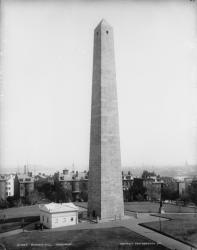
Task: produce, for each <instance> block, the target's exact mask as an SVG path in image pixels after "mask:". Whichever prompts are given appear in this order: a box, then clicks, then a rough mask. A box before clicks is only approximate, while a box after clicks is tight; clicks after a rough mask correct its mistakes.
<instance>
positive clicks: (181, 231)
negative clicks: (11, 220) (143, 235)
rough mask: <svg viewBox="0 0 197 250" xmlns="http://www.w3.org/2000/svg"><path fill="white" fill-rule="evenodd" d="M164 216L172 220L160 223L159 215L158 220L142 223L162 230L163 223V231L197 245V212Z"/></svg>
mask: <svg viewBox="0 0 197 250" xmlns="http://www.w3.org/2000/svg"><path fill="white" fill-rule="evenodd" d="M162 217H165V218H168V219H171V220H170V221H162V222H161V223H160V222H159V217H158V222H148V223H145V224H142V225H145V226H147V227H149V228H151V229H155V230H157V231H160V225H161V232H164V233H165V234H168V235H170V236H173V237H174V238H176V239H179V240H181V241H184V242H186V243H189V244H192V245H194V246H196V247H197V214H195V215H192V214H171V215H170V214H168V215H167V214H166V215H165V214H164V215H162Z"/></svg>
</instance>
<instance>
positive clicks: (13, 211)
mask: <svg viewBox="0 0 197 250" xmlns="http://www.w3.org/2000/svg"><path fill="white" fill-rule="evenodd" d="M4 214H5V215H6V219H10V218H20V217H28V216H39V214H40V211H39V207H38V205H33V206H23V207H12V208H7V209H1V210H0V218H3V216H4Z"/></svg>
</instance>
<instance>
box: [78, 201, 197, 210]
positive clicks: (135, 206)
mask: <svg viewBox="0 0 197 250" xmlns="http://www.w3.org/2000/svg"><path fill="white" fill-rule="evenodd" d="M75 204H76V205H77V206H81V207H84V208H87V205H88V203H87V202H75ZM124 209H125V210H128V211H132V212H139V213H158V211H159V203H158V202H157V203H156V202H149V201H133V202H125V203H124ZM164 210H165V212H166V213H194V212H196V211H195V210H194V208H191V207H184V206H176V205H173V204H164Z"/></svg>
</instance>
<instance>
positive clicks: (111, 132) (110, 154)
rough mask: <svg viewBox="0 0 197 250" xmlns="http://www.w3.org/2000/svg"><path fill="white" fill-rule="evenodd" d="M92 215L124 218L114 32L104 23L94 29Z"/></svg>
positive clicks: (91, 148) (90, 203)
mask: <svg viewBox="0 0 197 250" xmlns="http://www.w3.org/2000/svg"><path fill="white" fill-rule="evenodd" d="M93 57H94V58H93V80H92V106H91V132H90V158H89V177H88V215H89V216H90V217H95V218H99V219H100V220H105V219H121V218H122V217H123V216H124V204H123V190H122V176H121V155H120V139H119V124H118V103H117V90H116V73H115V60H114V43H113V29H112V27H111V26H110V25H109V24H108V23H107V22H106V21H105V20H102V21H101V22H100V23H99V24H98V26H97V27H96V28H95V30H94V56H93Z"/></svg>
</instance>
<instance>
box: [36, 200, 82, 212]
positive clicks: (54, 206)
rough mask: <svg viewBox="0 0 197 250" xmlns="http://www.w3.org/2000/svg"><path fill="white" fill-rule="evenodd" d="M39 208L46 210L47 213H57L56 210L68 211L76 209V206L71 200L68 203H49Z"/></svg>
mask: <svg viewBox="0 0 197 250" xmlns="http://www.w3.org/2000/svg"><path fill="white" fill-rule="evenodd" d="M39 208H40V210H42V211H46V212H49V213H58V212H70V211H78V210H79V209H78V207H77V206H75V205H74V204H73V203H72V202H68V203H54V202H52V203H49V204H44V205H40V206H39Z"/></svg>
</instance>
